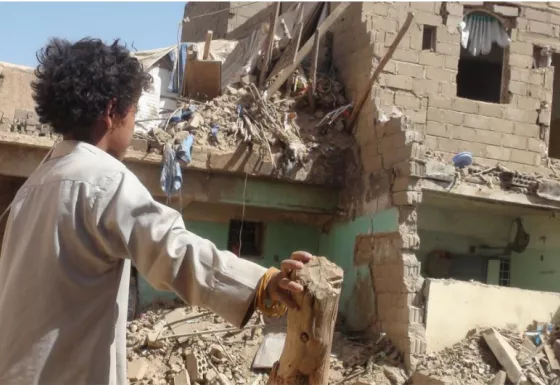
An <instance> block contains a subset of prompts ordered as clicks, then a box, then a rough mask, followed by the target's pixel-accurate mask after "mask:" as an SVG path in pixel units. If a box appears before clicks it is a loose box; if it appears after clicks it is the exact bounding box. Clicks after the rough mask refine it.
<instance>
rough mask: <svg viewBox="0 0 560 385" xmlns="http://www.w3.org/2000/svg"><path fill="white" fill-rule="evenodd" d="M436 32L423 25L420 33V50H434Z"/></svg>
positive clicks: (430, 27)
mask: <svg viewBox="0 0 560 385" xmlns="http://www.w3.org/2000/svg"><path fill="white" fill-rule="evenodd" d="M436 31H437V28H436V27H434V26H432V25H424V31H423V33H422V49H423V50H428V51H435V50H436Z"/></svg>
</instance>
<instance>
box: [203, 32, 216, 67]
mask: <svg viewBox="0 0 560 385" xmlns="http://www.w3.org/2000/svg"><path fill="white" fill-rule="evenodd" d="M213 35H214V32H212V31H208V32H206V41H205V42H204V54H203V55H202V60H208V55H209V54H210V43H212V36H213Z"/></svg>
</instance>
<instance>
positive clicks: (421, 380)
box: [411, 372, 444, 385]
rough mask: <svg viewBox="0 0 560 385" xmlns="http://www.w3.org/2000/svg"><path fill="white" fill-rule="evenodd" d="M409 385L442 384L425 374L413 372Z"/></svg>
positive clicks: (442, 384)
mask: <svg viewBox="0 0 560 385" xmlns="http://www.w3.org/2000/svg"><path fill="white" fill-rule="evenodd" d="M411 385H444V383H443V382H442V381H440V380H437V379H435V378H432V377H430V376H429V375H428V374H426V373H422V372H415V373H414V374H413V375H412V378H411Z"/></svg>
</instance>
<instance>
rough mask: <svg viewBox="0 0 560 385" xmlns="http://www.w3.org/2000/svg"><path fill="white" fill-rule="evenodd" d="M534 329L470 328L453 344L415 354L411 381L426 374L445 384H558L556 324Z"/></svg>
mask: <svg viewBox="0 0 560 385" xmlns="http://www.w3.org/2000/svg"><path fill="white" fill-rule="evenodd" d="M535 329H536V331H531V332H525V333H520V332H518V331H517V330H513V329H485V330H474V331H472V332H471V333H470V335H469V336H468V337H467V338H465V339H464V340H463V341H461V342H459V343H457V344H456V345H454V346H453V347H450V348H447V349H445V350H443V351H441V352H438V353H429V354H425V355H422V356H418V357H415V358H416V373H415V374H414V375H413V376H412V384H413V385H414V384H415V383H416V381H415V379H416V378H418V379H420V378H426V377H428V378H431V379H432V380H438V381H440V382H439V383H442V384H446V385H481V384H492V385H494V384H496V385H504V384H524V385H560V364H559V363H558V359H557V356H558V355H560V339H559V340H557V339H556V338H557V337H558V338H560V328H558V327H557V328H552V326H549V327H542V326H538V327H535ZM556 341H558V342H556ZM551 343H552V345H554V348H553V347H552V346H551ZM418 382H419V383H420V382H421V381H420V380H418Z"/></svg>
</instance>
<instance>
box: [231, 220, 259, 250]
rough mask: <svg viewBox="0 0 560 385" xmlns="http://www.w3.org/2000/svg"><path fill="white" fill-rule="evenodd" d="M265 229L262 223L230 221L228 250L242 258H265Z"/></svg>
mask: <svg viewBox="0 0 560 385" xmlns="http://www.w3.org/2000/svg"><path fill="white" fill-rule="evenodd" d="M263 228H264V226H263V223H262V222H249V221H243V222H242V221H239V220H232V221H230V223H229V232H228V250H229V251H231V252H233V253H234V254H235V255H237V256H240V257H249V258H263V253H262V244H263V232H264V231H263ZM240 234H241V239H240ZM240 243H241V244H240Z"/></svg>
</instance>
